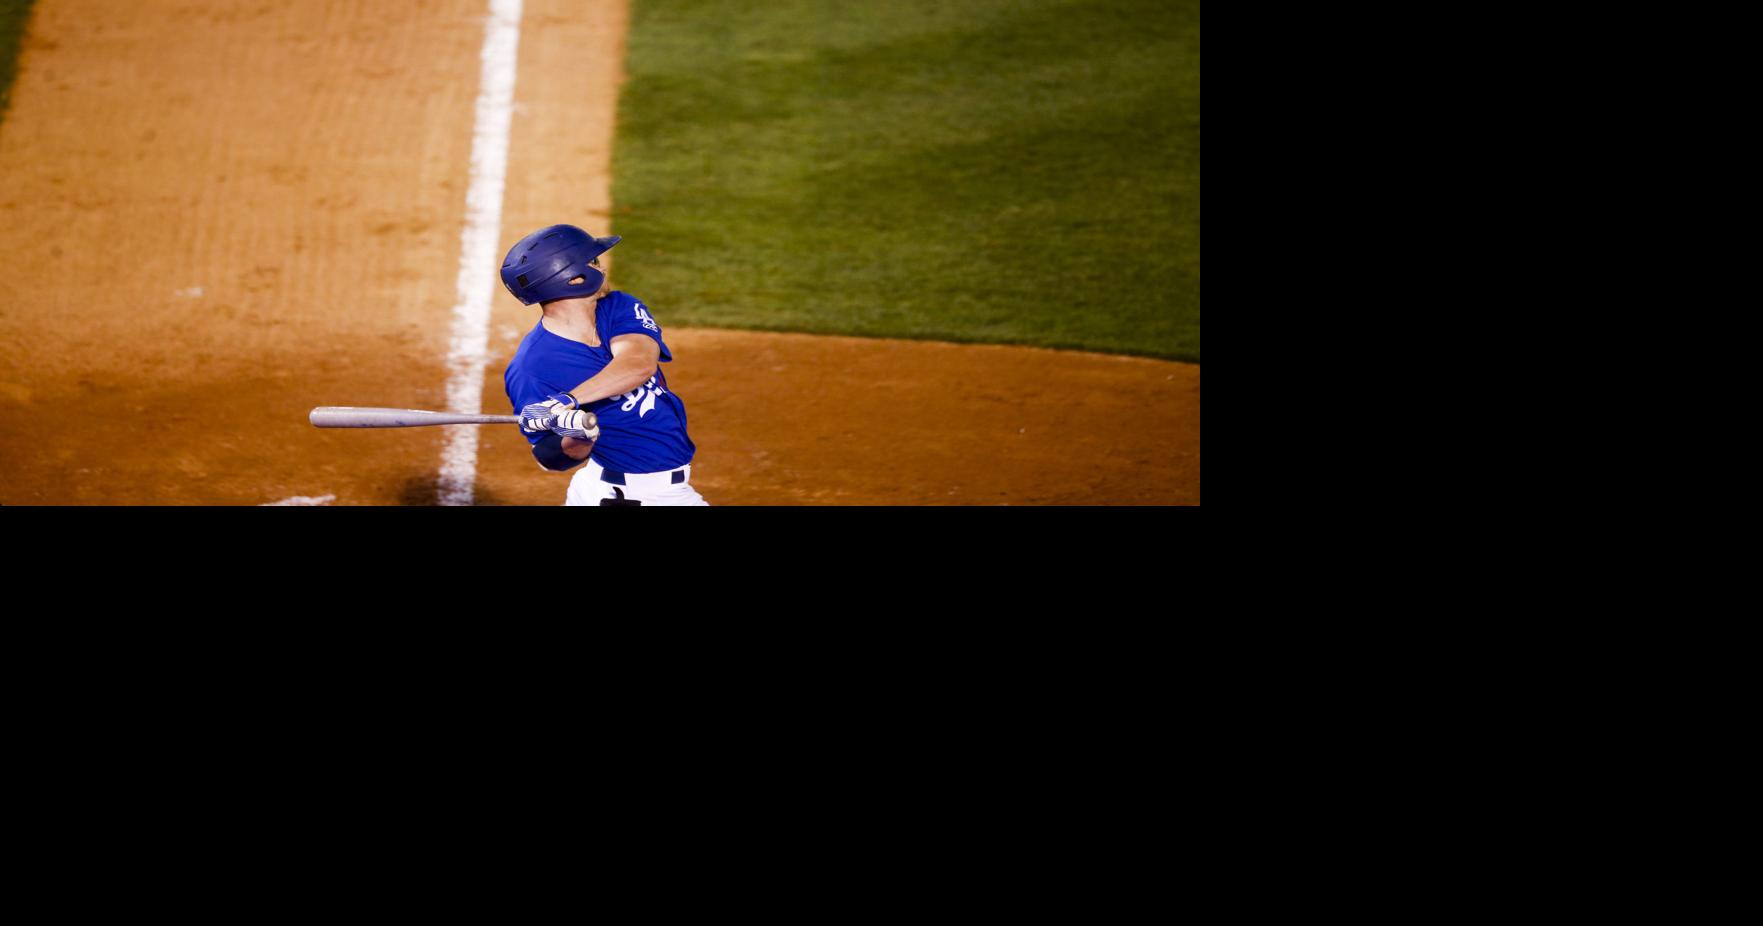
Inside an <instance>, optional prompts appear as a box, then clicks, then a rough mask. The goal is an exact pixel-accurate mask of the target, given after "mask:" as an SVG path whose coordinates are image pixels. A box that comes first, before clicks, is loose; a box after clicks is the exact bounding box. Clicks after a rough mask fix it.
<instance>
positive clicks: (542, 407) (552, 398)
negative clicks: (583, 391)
mask: <svg viewBox="0 0 1763 926" xmlns="http://www.w3.org/2000/svg"><path fill="white" fill-rule="evenodd" d="M566 401H567V402H568V404H567V405H566V404H564V403H565V402H566ZM575 406H576V402H575V396H572V395H570V394H569V393H567V392H559V393H554V394H552V395H548V396H546V397H545V401H543V402H534V403H533V404H531V405H528V406H527V407H525V408H523V409H521V410H520V429H521V430H523V431H525V432H527V433H528V434H537V433H539V432H540V431H549V430H551V422H552V421H553V420H554V419H555V418H556V417H557V413H558V412H561V411H565V410H567V409H572V408H575Z"/></svg>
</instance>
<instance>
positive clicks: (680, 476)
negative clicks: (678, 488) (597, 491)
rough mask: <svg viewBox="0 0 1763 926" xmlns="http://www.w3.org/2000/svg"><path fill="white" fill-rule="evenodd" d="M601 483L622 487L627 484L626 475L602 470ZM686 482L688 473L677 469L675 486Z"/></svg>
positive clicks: (674, 475) (613, 470)
mask: <svg viewBox="0 0 1763 926" xmlns="http://www.w3.org/2000/svg"><path fill="white" fill-rule="evenodd" d="M600 481H601V482H608V483H611V484H612V485H615V486H621V485H624V484H625V481H624V474H623V473H621V472H619V471H618V470H615V469H602V470H600ZM685 481H686V471H685V470H683V469H676V470H674V471H673V484H674V485H679V484H680V483H682V482H685Z"/></svg>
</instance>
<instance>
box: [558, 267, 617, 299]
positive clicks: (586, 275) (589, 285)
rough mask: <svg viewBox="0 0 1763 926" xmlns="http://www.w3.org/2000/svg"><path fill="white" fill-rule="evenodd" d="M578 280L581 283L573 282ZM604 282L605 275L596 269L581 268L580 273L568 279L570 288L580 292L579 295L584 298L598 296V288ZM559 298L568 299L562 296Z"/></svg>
mask: <svg viewBox="0 0 1763 926" xmlns="http://www.w3.org/2000/svg"><path fill="white" fill-rule="evenodd" d="M578 279H579V280H581V283H579V284H578V283H576V282H575V281H576V280H578ZM605 282H606V274H605V273H604V272H602V271H601V270H600V269H599V268H598V267H583V268H582V272H581V273H579V274H577V275H576V276H573V277H570V278H569V286H570V288H571V289H577V290H580V291H581V294H582V295H584V296H596V295H599V293H600V286H601V285H602V284H604V283H605ZM559 298H569V297H567V296H563V297H559Z"/></svg>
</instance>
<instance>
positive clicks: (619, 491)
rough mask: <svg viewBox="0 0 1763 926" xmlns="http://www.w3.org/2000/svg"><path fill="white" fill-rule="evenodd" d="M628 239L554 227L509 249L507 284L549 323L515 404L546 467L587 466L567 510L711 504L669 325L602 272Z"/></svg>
mask: <svg viewBox="0 0 1763 926" xmlns="http://www.w3.org/2000/svg"><path fill="white" fill-rule="evenodd" d="M619 240H620V238H619V236H617V235H610V236H608V237H605V238H595V237H594V236H592V235H590V234H588V233H587V232H585V231H582V230H581V229H579V228H576V227H575V226H573V225H552V226H550V227H547V228H541V229H539V230H538V231H536V232H533V233H532V234H530V235H527V236H526V237H525V238H522V239H520V241H519V242H518V243H516V244H515V245H514V247H513V248H511V249H509V251H508V256H507V257H506V258H505V259H503V261H502V285H504V286H506V287H508V291H509V292H510V293H513V294H514V298H516V299H519V300H520V301H521V302H522V303H524V304H526V305H532V304H533V303H535V302H536V303H538V304H539V309H540V312H541V315H540V317H539V323H538V324H537V325H535V326H533V330H532V331H531V332H529V333H528V334H527V336H526V339H525V340H523V341H521V342H520V347H519V348H518V349H516V350H515V352H514V359H513V360H510V361H509V362H508V369H507V371H506V372H504V373H503V374H502V383H503V386H504V388H506V389H507V391H508V401H509V402H510V403H511V405H512V407H513V408H514V409H515V413H516V414H518V415H519V416H520V417H521V419H522V421H521V425H520V426H521V430H522V431H524V432H525V433H526V436H527V440H528V441H529V442H530V443H531V444H532V448H533V458H534V459H536V460H538V461H539V465H540V466H542V467H544V468H545V469H548V470H554V471H556V472H564V471H567V470H570V469H574V468H575V467H577V466H581V465H582V464H584V463H585V464H586V465H585V466H582V468H581V469H580V470H579V471H577V472H576V474H575V476H574V477H573V478H571V479H570V481H569V491H568V492H567V493H566V494H565V496H564V504H565V505H603V506H620V505H630V506H637V505H708V504H709V502H706V501H704V499H703V498H702V497H701V496H699V495H698V492H697V490H696V489H693V488H692V455H693V454H694V453H696V452H697V447H696V446H695V445H693V443H692V439H691V438H690V437H688V436H687V435H686V406H685V404H684V403H683V402H681V401H680V398H679V396H677V395H674V394H673V390H671V389H669V388H667V377H666V376H664V375H663V374H662V372H661V367H660V364H662V363H665V362H667V361H669V360H672V359H673V353H672V352H671V351H669V350H668V349H667V344H666V342H664V341H662V340H661V326H660V325H658V324H656V323H655V319H654V317H653V316H651V315H650V314H649V309H648V307H647V306H645V305H644V304H643V303H642V302H641V301H640V300H638V299H637V298H636V297H634V296H631V295H630V294H628V293H622V292H617V291H615V290H613V289H612V288H611V286H610V285H609V284H608V283H607V281H606V274H605V273H604V272H603V271H602V270H601V269H600V255H601V254H604V253H605V252H606V251H607V250H608V249H609V248H611V247H612V246H613V245H615V244H617V243H618V242H619Z"/></svg>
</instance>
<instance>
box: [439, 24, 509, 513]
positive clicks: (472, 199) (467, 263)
mask: <svg viewBox="0 0 1763 926" xmlns="http://www.w3.org/2000/svg"><path fill="white" fill-rule="evenodd" d="M520 4H521V0H490V17H489V20H488V21H487V22H486V23H485V25H484V48H483V52H482V53H481V58H482V63H483V67H482V70H481V71H480V73H479V76H478V96H477V121H476V126H475V128H474V129H473V130H472V139H471V188H470V190H469V191H468V192H467V193H466V195H465V227H464V229H463V230H462V231H461V232H460V233H459V279H458V283H457V291H458V302H457V303H456V304H455V305H454V306H453V328H452V336H451V338H450V340H449V344H448V349H447V370H448V375H447V408H448V409H449V410H450V411H455V412H459V413H461V414H468V415H475V414H478V413H480V412H481V411H482V408H483V398H484V397H483V384H484V366H485V362H486V358H487V357H488V352H489V340H490V300H491V298H492V297H493V296H494V295H495V291H496V278H497V269H498V267H499V266H500V263H499V262H500V260H501V257H502V253H501V245H500V243H499V238H500V236H501V234H502V189H503V186H504V184H505V182H506V179H507V174H508V134H509V128H510V124H511V123H512V121H513V118H514V77H515V65H516V63H517V62H518V60H519V55H520V12H521V11H520ZM477 448H478V429H477V428H475V427H461V428H448V429H447V443H446V446H445V447H444V448H443V449H442V451H441V480H440V502H441V504H443V505H469V504H471V503H472V490H473V484H474V483H475V482H476V481H477Z"/></svg>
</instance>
